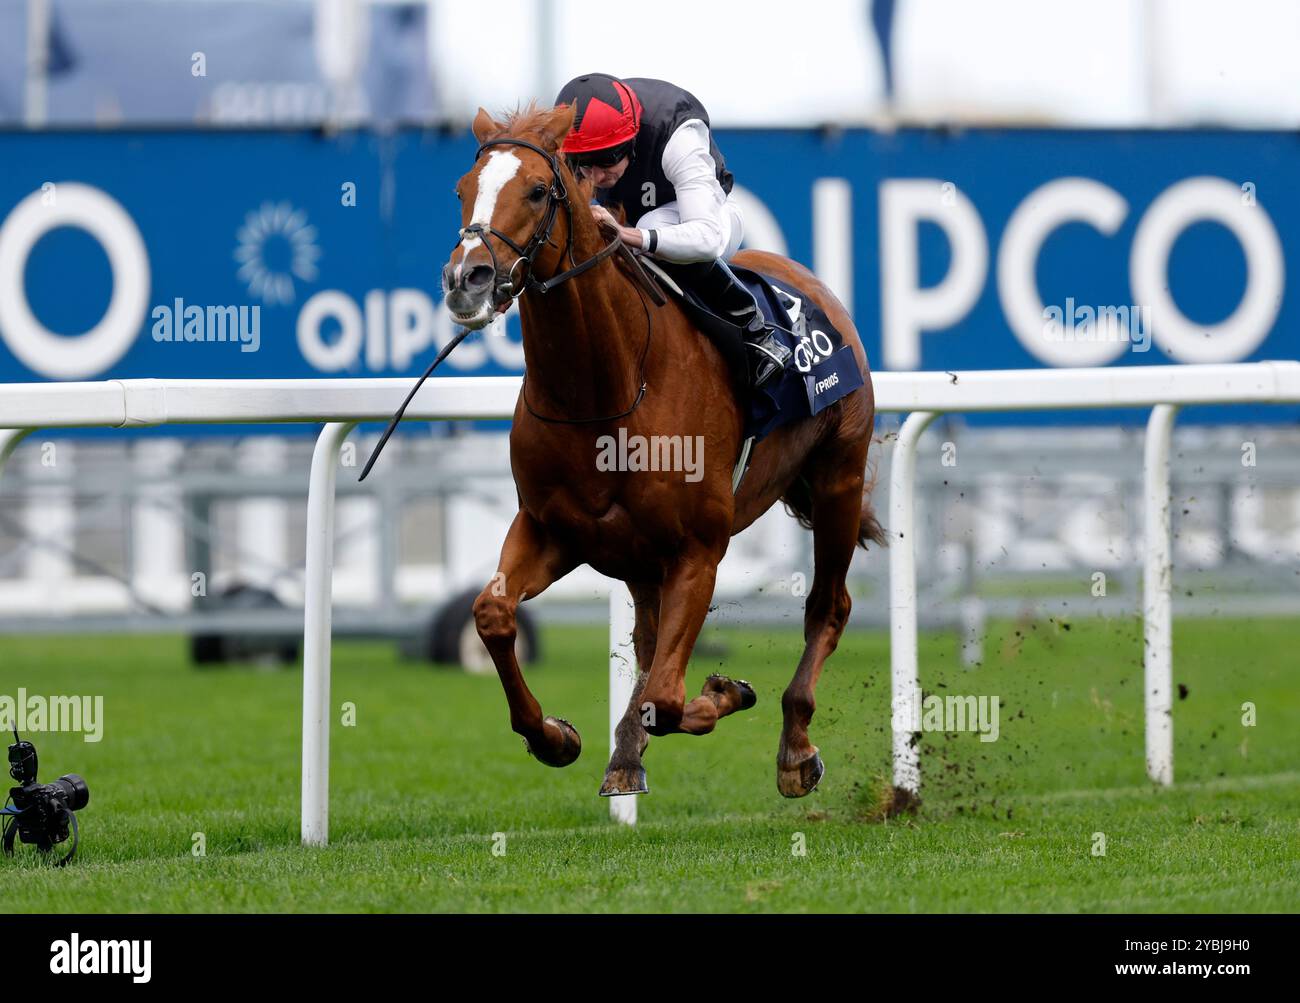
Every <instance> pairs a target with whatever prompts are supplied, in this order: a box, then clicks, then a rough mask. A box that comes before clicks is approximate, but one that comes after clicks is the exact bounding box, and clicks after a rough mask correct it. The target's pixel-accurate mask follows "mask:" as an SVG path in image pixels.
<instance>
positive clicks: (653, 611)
mask: <svg viewBox="0 0 1300 1003" xmlns="http://www.w3.org/2000/svg"><path fill="white" fill-rule="evenodd" d="M628 591H629V592H631V593H632V602H633V605H634V606H635V608H636V624H635V626H634V627H633V628H632V645H633V647H634V648H635V649H636V663H637V675H636V683H635V684H634V685H633V687H632V699H631V700H629V701H628V704H627V710H626V711H625V712H624V714H623V718H622V720H621V721H619V723H618V725H617V726H616V727H615V728H614V752H613V754H612V755H611V756H610V757H609V766H607V767H606V768H605V780H604V782H603V783H602V784H601V785H600V793H601V795H602V796H603V797H610V796H611V795H614V794H645V793H647V792H648V791H649V789H650V788H649V787H647V786H646V780H645V767H643V766H642V765H641V757H642V756H643V755H644V754H645V748H646V745H647V744H649V742H650V736H649V735H648V734H647V733H646V730H645V725H644V724H642V721H641V691H642V690H643V689H645V681H646V674H647V673H648V672H649V671H650V666H651V665H652V664H653V663H654V660H655V641H656V639H657V637H658V634H659V586H658V585H633V584H631V583H629V584H628Z"/></svg>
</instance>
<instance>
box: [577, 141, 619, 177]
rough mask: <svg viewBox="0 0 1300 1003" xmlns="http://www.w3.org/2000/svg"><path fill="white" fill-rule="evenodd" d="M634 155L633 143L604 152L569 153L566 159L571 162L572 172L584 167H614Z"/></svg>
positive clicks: (610, 148) (613, 147)
mask: <svg viewBox="0 0 1300 1003" xmlns="http://www.w3.org/2000/svg"><path fill="white" fill-rule="evenodd" d="M631 153H632V143H631V142H630V141H629V142H626V143H619V144H618V146H611V147H609V148H607V149H604V150H589V151H587V152H585V153H567V154H565V159H566V160H567V161H568V162H569V168H570V169H571V170H575V171H576V170H579V169H581V168H583V167H599V168H602V169H603V168H606V167H613V166H614V165H615V164H617V163H618V162H619V161H620V160H622V159H623V158H624V157H627V156H630V155H631Z"/></svg>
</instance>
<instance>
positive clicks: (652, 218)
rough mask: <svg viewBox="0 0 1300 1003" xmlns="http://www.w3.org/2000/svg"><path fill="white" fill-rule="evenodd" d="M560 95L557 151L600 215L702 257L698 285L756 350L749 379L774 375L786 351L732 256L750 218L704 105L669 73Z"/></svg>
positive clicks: (638, 240) (584, 83) (632, 239)
mask: <svg viewBox="0 0 1300 1003" xmlns="http://www.w3.org/2000/svg"><path fill="white" fill-rule="evenodd" d="M555 103H556V104H557V105H569V104H572V105H576V106H577V113H576V115H575V117H574V122H573V130H572V131H571V132H570V133H569V135H568V136H567V137H566V138H565V140H564V144H563V146H561V148H560V152H561V153H563V154H564V155H565V158H566V159H567V160H568V163H569V166H570V168H571V169H572V170H573V171H574V172H575V173H578V174H580V175H582V176H583V177H586V178H590V179H591V180H592V181H593V182H594V183H595V186H596V189H597V196H596V204H594V205H592V207H591V212H592V215H593V216H594V217H595V218H596V221H597V222H598V223H603V224H604V225H606V226H607V227H608V228H610V229H612V230H615V231H617V232H618V234H619V236H620V237H621V238H622V239H623V242H624V243H626V244H628V245H629V246H631V247H638V248H641V249H642V250H643V251H644V252H645V253H647V254H650V255H652V256H654V257H657V258H662V259H664V260H666V261H671V262H675V263H679V264H687V263H696V267H694V268H692V269H691V270H690V272H691V279H692V283H691V285H692V288H694V289H695V290H696V291H697V292H698V293H699V294H700V295H701V296H702V297H703V298H704V299H705V301H706V302H707V303H709V304H710V305H711V306H712V307H713V309H714V312H716V313H718V314H720V315H721V316H723V317H725V318H728V319H730V320H732V321H733V322H734V323H735V324H736V325H737V326H738V327H740V328H741V331H742V335H743V337H744V340H745V342H746V344H747V345H748V347H749V348H750V349H751V353H750V356H751V359H750V361H751V365H750V379H751V382H752V385H753V386H754V387H762V386H765V385H766V384H767V383H769V382H771V381H772V380H773V379H775V378H776V377H778V376H779V375H780V373H781V371H782V370H783V369H784V368H785V363H786V361H787V360H788V359H789V358H790V354H791V353H790V350H789V349H788V348H786V346H785V345H783V344H782V343H781V342H780V341H778V340H777V338H776V336H775V334H774V333H773V331H772V329H771V328H770V327H768V326H767V323H766V321H765V319H764V318H763V315H762V313H761V312H760V311H759V309H758V304H757V303H756V302H755V301H754V297H753V296H752V295H751V294H750V292H749V290H747V289H746V288H745V287H744V286H743V285H741V284H740V282H739V281H738V280H737V279H736V276H735V275H734V274H733V273H732V271H731V269H730V268H728V267H727V264H726V259H727V258H730V257H731V256H732V255H733V254H735V253H736V251H737V250H738V249H739V248H740V242H741V239H742V238H743V236H744V231H745V226H744V220H743V219H742V218H741V214H740V206H739V205H738V204H737V203H736V200H735V199H734V198H732V195H731V189H732V184H733V178H732V175H731V172H730V171H728V170H727V165H726V163H725V162H724V160H723V159H722V153H721V151H719V150H718V147H717V144H715V143H714V141H713V136H712V134H711V133H710V131H709V114H708V112H706V111H705V110H704V106H703V105H702V104H700V102H699V100H698V99H697V98H696V97H695V96H694V95H692V94H690V93H688V92H687V91H685V90H683V89H682V88H680V87H677V86H675V85H673V84H670V83H667V82H665V81H663V80H650V79H645V78H631V79H628V80H619V79H618V78H616V77H611V76H609V75H608V74H606V73H589V74H586V75H584V76H581V77H577V78H575V79H573V80H570V81H569V82H568V83H567V84H565V85H564V87H563V88H562V89H561V90H560V93H559V96H558V97H556V99H555ZM610 204H621V205H622V206H623V207H624V210H625V211H626V212H627V213H628V218H629V219H630V218H631V217H632V214H633V213H634V212H638V211H639V212H640V213H641V215H640V217H639V218H638V219H637V221H636V225H635V226H619V225H618V221H617V220H616V219H615V218H614V217H613V216H612V215H611V214H610V212H609V210H608V209H607V208H605V206H606V205H610Z"/></svg>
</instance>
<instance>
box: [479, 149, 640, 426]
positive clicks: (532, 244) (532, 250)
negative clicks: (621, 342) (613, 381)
mask: <svg viewBox="0 0 1300 1003" xmlns="http://www.w3.org/2000/svg"><path fill="white" fill-rule="evenodd" d="M489 146H522V147H524V148H525V149H528V150H532V151H533V152H534V153H538V154H541V155H542V156H543V157H545V158H546V162H547V164H549V165H550V168H551V187H550V189H549V190H548V191H547V193H546V213H545V215H544V216H542V219H541V221H540V222H539V223H538V224H537V227H536V229H534V230H533V234H532V236H531V237H529V238H528V243H527V244H525V245H524V246H523V247H520V246H519V245H518V244H517V243H515V241H514V240H513V239H511V238H510V237H509V236H507V235H506V234H504V233H502V232H501V231H500V230H498V229H497V228H496V227H494V226H492V225H491V222H490V221H489V222H488V223H486V224H485V223H471V224H470V225H469V226H466V227H463V228H462V229H461V231H460V240H461V241H462V242H463V241H464V239H465V238H466V237H468V236H473V237H478V238H479V240H480V241H481V242H482V243H483V246H484V247H485V248H487V252H488V257H490V258H491V259H492V271H493V274H494V275H495V277H496V282H495V285H494V287H493V296H494V299H495V302H497V303H498V304H501V303H504V302H506V301H508V300H512V299H514V298H515V297H517V296H520V295H522V294H523V293H525V292H529V291H533V292H539V293H547V292H550V291H551V290H552V289H554V288H555V287H556V286H558V285H560V284H562V283H564V282H568V281H569V279H573V278H577V277H578V276H579V275H581V274H582V273H583V272H585V271H587V270H588V269H590V268H594V267H595V266H596V265H598V264H600V263H601V262H602V261H604V260H605V259H606V258H608V257H611V256H612V255H613V254H615V253H616V252H618V251H619V250H623V251H624V252H625V253H626V254H627V257H628V258H629V260H630V261H632V263H633V265H634V267H635V268H636V269H637V270H638V271H640V269H641V266H640V263H639V262H637V261H636V259H635V258H634V257H633V256H632V253H631V251H628V250H627V249H626V247H625V245H624V244H623V241H622V240H621V239H620V238H619V237H618V236H615V237H614V239H613V240H611V241H610V242H609V243H608V244H606V245H605V246H604V247H602V248H601V249H600V250H599V251H597V252H596V253H595V254H593V255H592V256H591V257H590V258H588V259H587V260H586V261H583V262H581V263H580V264H579V263H574V261H573V203H572V202H571V201H570V200H569V191H568V189H567V188H566V187H565V184H564V176H563V174H561V173H560V163H559V159H558V158H557V157H556V156H555V154H553V153H551V152H549V151H547V150H543V149H542V148H541V147H540V146H536V145H535V144H533V143H530V142H528V141H527V140H524V139H511V138H506V137H503V138H501V139H489V140H488V141H487V142H485V143H483V144H482V145H480V146H479V148H478V150H477V152H476V153H475V154H474V159H475V160H476V161H477V160H478V158H479V157H481V156H482V155H483V151H484V150H486V149H487V148H488V147H489ZM561 206H563V207H564V211H565V213H566V214H567V215H568V221H569V226H568V237H567V239H566V240H565V247H564V253H563V254H561V255H560V264H563V263H564V259H565V258H568V259H569V262H570V264H571V265H572V266H573V267H571V268H569V269H567V270H566V271H563V272H560V273H559V274H557V275H552V276H551V277H550V278H549V279H538V278H537V277H536V276H535V275H533V262H534V259H535V258H536V257H537V253H538V252H539V251H540V250H541V249H542V248H543V247H545V246H547V245H550V246H552V247H558V246H559V245H558V244H555V243H554V242H553V241H552V240H551V231H552V230H554V229H555V221H556V219H557V218H558V217H559V213H560V207H561ZM489 236H492V237H496V239H497V240H499V241H501V243H503V244H505V245H506V246H507V247H508V248H510V249H511V250H512V251H514V252H515V254H517V255H518V257H517V258H516V259H515V260H514V262H513V263H512V264H511V265H510V269H509V271H507V272H506V273H505V277H504V279H503V278H502V272H501V264H500V262H499V261H497V255H496V251H494V250H493V249H492V243H491V242H490V241H489V240H488V237H489ZM457 246H460V245H459V243H458V244H457ZM520 263H522V264H523V270H522V272H521V274H520V276H519V278H518V279H516V277H515V270H516V269H518V268H519V265H520ZM643 274H644V273H643ZM646 281H648V280H646ZM634 285H635V283H634ZM637 295H638V296H639V297H641V305H642V307H643V308H644V309H645V311H646V341H645V347H644V348H642V350H641V362H640V371H639V375H640V384H641V386H640V389H639V390H638V391H637V395H636V400H634V401H633V402H632V405H631V406H630V407H629V408H627V410H625V411H620V412H619V413H618V414H611V415H603V416H601V417H599V418H554V417H548V416H547V415H544V414H540V413H539V412H537V411H534V410H533V406H532V405H531V404H529V403H528V394H527V391H526V388H525V387H524V386H523V384H521V385H520V389H519V392H520V396H522V397H523V401H524V407H525V408H527V409H528V413H529V414H531V415H532V416H533V417H534V418H537V419H540V420H541V421H547V422H553V423H556V424H563V425H585V424H590V423H593V422H601V421H613V420H615V419H618V418H625V417H627V416H628V415H629V414H631V413H632V412H633V411H635V410H636V409H637V407H639V406H640V404H641V401H642V399H643V398H644V397H645V391H646V382H645V359H646V354H647V353H648V351H649V349H650V335H651V329H652V325H651V321H650V309H649V307H646V305H645V298H644V297H643V296H641V289H640V288H639V287H637ZM524 382H527V374H525V377H524Z"/></svg>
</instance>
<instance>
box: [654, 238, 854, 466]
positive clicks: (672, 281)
mask: <svg viewBox="0 0 1300 1003" xmlns="http://www.w3.org/2000/svg"><path fill="white" fill-rule="evenodd" d="M637 261H638V262H639V263H640V264H641V265H642V266H644V268H645V270H646V272H648V273H649V275H650V276H653V279H654V280H656V281H657V282H658V283H659V284H660V285H661V286H662V287H663V289H665V290H666V291H667V293H668V294H669V295H671V296H672V297H673V299H675V300H676V301H677V302H678V304H679V305H680V306H681V308H682V309H683V310H684V311H685V312H686V315H687V316H688V317H690V319H691V321H692V323H694V324H695V325H696V326H697V327H698V328H699V329H700V330H701V331H703V332H704V334H705V336H706V337H708V339H709V340H710V341H712V342H713V344H714V345H715V346H716V347H717V349H718V351H719V352H720V353H721V354H722V358H723V360H724V361H725V362H726V364H727V369H728V372H729V373H730V376H731V384H732V391H733V393H734V394H735V397H736V403H737V405H738V406H739V407H740V408H741V413H742V414H743V415H744V419H745V421H744V432H743V434H742V438H743V439H744V446H743V447H742V450H741V458H740V462H739V463H738V464H737V472H736V474H735V476H734V477H733V483H732V487H733V491H734V490H735V489H736V488H737V487H738V486H739V484H740V477H741V476H743V474H744V468H745V466H746V465H747V458H748V454H749V450H750V448H752V446H753V445H755V444H756V443H758V442H760V441H762V439H763V438H764V437H766V436H767V435H768V434H770V433H771V432H772V431H774V430H775V429H777V428H780V427H781V426H782V425H785V424H787V423H789V422H792V421H798V420H799V419H801V418H807V417H809V416H810V415H815V414H818V413H819V412H820V411H822V410H823V409H825V408H826V407H829V406H830V405H831V404H834V403H835V402H836V401H837V400H840V399H841V398H842V397H844V396H846V395H847V394H849V393H851V392H852V391H854V390H856V389H857V388H858V387H860V386H862V385H863V379H862V372H861V370H859V369H858V363H857V358H856V357H855V356H854V354H853V349H852V348H851V347H850V346H848V345H846V344H845V343H844V338H843V336H842V335H841V334H840V332H839V331H837V330H836V329H835V327H834V326H833V325H832V324H831V323H830V320H829V319H828V318H827V316H826V314H825V313H824V312H823V311H822V310H821V308H820V307H818V306H817V305H816V304H815V303H814V302H813V301H812V300H811V299H810V298H809V297H808V296H807V295H806V293H804V291H803V290H801V289H799V288H798V287H791V286H789V284H788V283H784V282H782V283H779V284H778V283H777V282H776V281H775V280H773V279H772V278H770V277H769V276H766V275H763V274H762V273H761V272H756V271H754V270H753V269H751V268H742V267H740V266H739V265H735V264H731V263H730V262H728V264H729V265H730V267H731V270H732V272H733V273H734V274H735V276H736V278H737V279H739V280H740V282H741V284H743V285H744V286H745V288H746V289H748V290H749V291H750V293H751V294H752V295H753V297H754V299H755V301H756V302H757V303H758V308H759V310H760V311H761V312H762V314H763V316H764V318H765V319H766V320H767V322H768V324H770V325H771V326H772V327H773V328H774V329H775V331H776V334H777V337H778V338H780V339H781V340H782V341H784V342H785V343H786V345H787V347H788V348H790V350H791V352H792V353H793V354H792V358H791V360H790V362H789V363H788V364H787V365H786V368H785V372H784V373H783V374H782V375H781V377H780V379H778V380H776V381H774V382H773V383H772V384H770V385H768V386H766V387H764V388H763V389H762V390H755V389H754V388H753V387H751V386H750V384H749V366H748V360H747V356H746V351H747V349H746V347H745V342H744V340H743V338H742V337H741V331H740V328H739V327H737V326H736V324H735V323H734V322H732V321H730V320H728V319H727V318H725V317H720V316H718V315H717V314H716V313H714V312H713V311H712V310H711V309H710V308H709V306H708V305H707V304H706V303H705V302H704V300H703V299H702V298H701V297H700V296H698V295H697V294H696V293H695V292H694V291H693V290H692V289H691V284H690V269H689V268H681V267H677V266H674V264H673V263H672V262H669V261H661V260H658V259H654V258H651V257H649V256H648V255H638V256H637Z"/></svg>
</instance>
